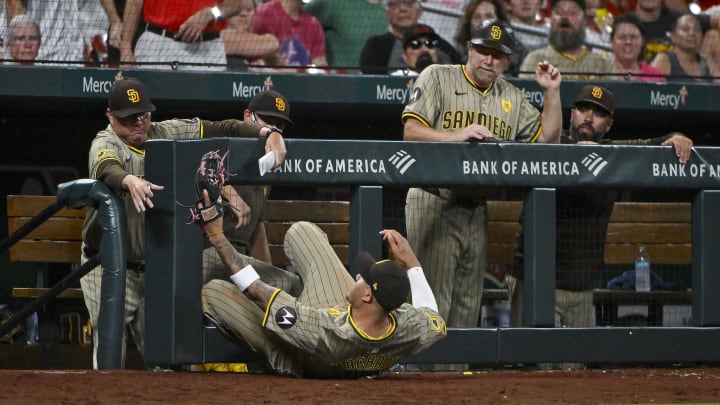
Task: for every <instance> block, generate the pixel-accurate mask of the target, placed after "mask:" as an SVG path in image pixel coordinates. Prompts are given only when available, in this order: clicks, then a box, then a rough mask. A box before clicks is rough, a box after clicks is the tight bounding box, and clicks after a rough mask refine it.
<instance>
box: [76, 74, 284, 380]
mask: <svg viewBox="0 0 720 405" xmlns="http://www.w3.org/2000/svg"><path fill="white" fill-rule="evenodd" d="M153 111H155V105H154V104H153V103H152V101H151V100H150V94H149V91H148V89H147V87H146V86H145V84H144V83H142V82H141V81H140V80H137V79H134V78H129V77H126V78H122V79H119V80H117V81H116V82H115V83H114V84H113V85H112V87H111V88H110V93H109V95H108V108H107V111H106V112H105V115H106V116H107V118H108V121H109V124H108V126H107V127H106V128H104V129H103V130H101V131H100V132H98V133H97V135H96V136H95V138H94V139H93V140H92V143H91V145H90V153H89V164H88V170H89V176H90V178H93V179H97V180H100V181H102V182H103V183H105V184H106V185H107V186H108V187H109V188H110V189H111V190H114V191H115V192H117V193H118V194H120V195H121V196H122V199H123V201H124V204H125V216H126V221H127V233H126V234H127V237H128V241H127V249H128V266H127V273H126V280H125V323H126V324H127V326H128V327H129V329H130V331H131V333H132V335H133V339H134V341H135V344H136V346H137V347H138V349H139V350H140V353H142V352H143V347H144V335H145V299H144V294H145V292H144V291H145V271H144V269H145V251H144V242H145V225H144V223H145V222H144V221H145V211H146V210H147V209H152V208H153V202H152V197H153V196H154V193H156V192H158V191H161V190H162V189H163V186H161V185H158V184H155V183H153V182H152V181H150V179H146V178H145V141H146V140H148V139H200V138H203V137H229V136H241V137H258V136H259V137H263V138H265V139H266V144H265V151H266V152H269V151H271V150H272V151H273V152H275V160H276V162H277V164H278V165H279V164H280V163H281V162H282V161H283V160H284V159H285V154H286V150H285V141H284V139H283V137H282V135H281V134H280V132H279V131H278V130H277V129H276V128H273V127H271V126H268V125H261V124H258V123H254V122H250V121H239V120H224V121H217V122H213V121H206V120H201V119H200V118H193V119H170V120H166V121H160V122H152V112H153ZM226 188H227V189H229V191H232V188H231V187H226ZM225 192H226V190H225V189H223V193H225ZM97 214H98V211H97V210H96V209H93V208H92V207H91V208H90V209H89V210H88V214H87V217H86V218H85V224H84V226H83V249H82V250H83V252H82V258H81V261H82V262H83V263H84V262H86V261H87V260H88V259H89V258H91V257H93V256H94V255H95V254H97V253H98V251H99V249H100V239H101V237H102V229H100V225H99V224H98V221H97ZM101 284H102V269H101V268H100V266H98V267H96V268H95V269H93V270H92V271H90V273H88V274H87V275H86V276H85V277H83V278H82V279H81V280H80V286H81V287H82V290H83V297H84V299H85V305H86V306H87V308H88V312H89V314H90V321H91V322H92V325H93V327H97V325H98V323H97V320H98V315H99V311H100V286H101ZM123 331H126V329H125V328H124V329H123ZM97 335H98V334H97V333H93V344H94V354H93V366H94V368H97V367H98V364H97V343H98V342H97ZM125 339H126V337H125V334H123V345H122V347H123V356H122V359H121V364H122V365H123V366H124V364H125V353H124V348H125Z"/></svg>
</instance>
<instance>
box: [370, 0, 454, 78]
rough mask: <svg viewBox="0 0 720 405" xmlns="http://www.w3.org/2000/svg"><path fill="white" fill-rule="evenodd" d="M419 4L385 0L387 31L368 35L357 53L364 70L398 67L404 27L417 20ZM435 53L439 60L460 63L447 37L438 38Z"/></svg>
mask: <svg viewBox="0 0 720 405" xmlns="http://www.w3.org/2000/svg"><path fill="white" fill-rule="evenodd" d="M421 14H422V8H421V7H420V3H419V1H418V0H385V17H386V18H387V20H388V23H389V24H390V28H389V30H388V32H386V33H384V34H382V35H375V36H372V37H370V38H368V40H367V42H365V47H364V48H363V50H362V53H361V54H360V70H361V71H362V73H365V74H381V75H384V74H388V72H389V71H392V70H395V69H402V68H403V67H405V62H404V61H403V59H402V51H403V46H402V37H403V34H404V33H405V30H406V29H407V28H408V27H410V26H411V25H413V24H417V22H418V19H419V18H420V15H421ZM438 48H439V49H438V56H439V57H440V61H441V62H442V63H460V54H459V53H458V52H457V50H456V49H455V47H454V46H452V44H450V43H449V42H448V41H446V40H444V39H443V38H440V39H439V40H438Z"/></svg>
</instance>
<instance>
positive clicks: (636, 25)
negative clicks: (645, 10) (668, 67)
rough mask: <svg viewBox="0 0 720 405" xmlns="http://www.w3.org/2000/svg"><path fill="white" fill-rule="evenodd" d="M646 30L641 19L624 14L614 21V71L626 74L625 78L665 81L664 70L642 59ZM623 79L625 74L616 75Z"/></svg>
mask: <svg viewBox="0 0 720 405" xmlns="http://www.w3.org/2000/svg"><path fill="white" fill-rule="evenodd" d="M644 41H645V32H644V30H643V28H642V24H641V23H640V20H638V19H637V17H635V16H634V15H630V14H624V15H621V16H619V17H617V18H616V19H615V20H614V21H613V25H612V33H611V34H610V42H611V43H612V47H613V55H612V58H613V71H614V72H615V73H618V74H623V75H625V76H624V78H625V80H639V81H651V82H664V81H665V77H664V76H662V72H661V71H660V70H659V69H658V68H656V67H653V66H650V65H648V64H647V63H645V61H643V60H642V58H641V54H642V51H643V43H644ZM614 78H615V79H618V80H621V79H623V76H615V77H614Z"/></svg>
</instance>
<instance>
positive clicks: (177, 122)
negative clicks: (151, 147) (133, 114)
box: [150, 117, 200, 134]
mask: <svg viewBox="0 0 720 405" xmlns="http://www.w3.org/2000/svg"><path fill="white" fill-rule="evenodd" d="M199 125H200V118H197V117H195V118H171V119H169V120H165V121H157V122H153V123H152V125H151V127H150V131H151V132H154V133H155V134H170V133H174V132H175V131H177V130H180V129H182V130H186V129H188V128H193V127H199Z"/></svg>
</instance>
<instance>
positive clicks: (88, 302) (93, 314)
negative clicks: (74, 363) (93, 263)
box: [80, 255, 133, 369]
mask: <svg viewBox="0 0 720 405" xmlns="http://www.w3.org/2000/svg"><path fill="white" fill-rule="evenodd" d="M85 262H87V258H85V256H84V255H81V258H80V263H81V264H84V263H85ZM101 286H102V267H101V266H97V267H95V268H94V269H92V270H91V271H90V272H89V273H88V274H86V275H85V276H83V277H82V278H81V279H80V288H81V289H82V292H83V300H84V301H85V306H86V307H87V310H88V315H89V316H90V324H91V325H92V327H93V334H92V336H93V368H94V369H97V368H98V364H97V349H98V335H99V332H98V329H97V328H98V317H99V314H100V300H101ZM125 294H126V296H127V294H128V289H127V284H126V287H125ZM128 309H129V308H128V301H127V300H126V301H125V319H126V320H127V314H128V313H129V312H130V313H132V312H133V311H129V310H128ZM126 339H127V332H126V330H125V328H123V336H122V357H121V360H120V365H121V367H125V342H126Z"/></svg>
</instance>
